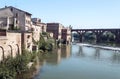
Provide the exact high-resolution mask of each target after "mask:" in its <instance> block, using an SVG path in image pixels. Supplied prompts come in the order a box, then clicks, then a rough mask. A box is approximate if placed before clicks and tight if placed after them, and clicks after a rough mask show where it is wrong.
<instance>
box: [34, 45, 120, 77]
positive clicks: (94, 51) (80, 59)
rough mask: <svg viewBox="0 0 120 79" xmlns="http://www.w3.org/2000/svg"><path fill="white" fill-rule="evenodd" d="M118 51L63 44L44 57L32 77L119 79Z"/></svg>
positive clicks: (119, 63)
mask: <svg viewBox="0 0 120 79" xmlns="http://www.w3.org/2000/svg"><path fill="white" fill-rule="evenodd" d="M119 73H120V52H116V51H111V50H103V49H100V48H92V47H83V46H77V45H72V46H63V47H61V48H58V49H55V50H54V51H53V52H51V53H50V56H49V57H48V58H45V60H44V64H43V66H42V67H41V69H40V71H39V73H38V75H37V76H36V77H35V78H34V79H120V75H119Z"/></svg>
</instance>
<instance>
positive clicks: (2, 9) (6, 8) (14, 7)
mask: <svg viewBox="0 0 120 79" xmlns="http://www.w3.org/2000/svg"><path fill="white" fill-rule="evenodd" d="M7 8H14V9H17V10H19V11H22V12H24V13H26V14H28V15H32V14H31V13H29V12H26V11H24V10H21V9H18V8H16V7H13V6H5V7H4V8H0V10H3V9H7Z"/></svg>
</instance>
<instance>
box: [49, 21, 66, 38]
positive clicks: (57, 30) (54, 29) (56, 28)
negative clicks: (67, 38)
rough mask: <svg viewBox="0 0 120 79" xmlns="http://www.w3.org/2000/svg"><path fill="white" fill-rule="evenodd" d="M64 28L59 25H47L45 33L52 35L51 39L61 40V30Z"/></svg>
mask: <svg viewBox="0 0 120 79" xmlns="http://www.w3.org/2000/svg"><path fill="white" fill-rule="evenodd" d="M63 27H64V26H63V25H62V24H60V23H47V32H49V33H53V38H54V39H56V40H58V39H61V33H62V28H63Z"/></svg>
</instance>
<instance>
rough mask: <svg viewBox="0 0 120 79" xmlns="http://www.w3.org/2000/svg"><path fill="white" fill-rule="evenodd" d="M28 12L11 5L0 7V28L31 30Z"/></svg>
mask: <svg viewBox="0 0 120 79" xmlns="http://www.w3.org/2000/svg"><path fill="white" fill-rule="evenodd" d="M31 15H32V14H30V13H28V12H26V11H23V10H20V9H18V8H15V7H12V6H8V7H7V6H5V7H4V8H1V9H0V28H1V29H6V30H16V29H17V30H21V31H31V26H32V24H31Z"/></svg>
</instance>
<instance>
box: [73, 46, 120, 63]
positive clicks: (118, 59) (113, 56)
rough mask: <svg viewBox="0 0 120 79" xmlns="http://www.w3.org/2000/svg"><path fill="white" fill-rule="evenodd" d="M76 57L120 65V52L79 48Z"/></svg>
mask: <svg viewBox="0 0 120 79" xmlns="http://www.w3.org/2000/svg"><path fill="white" fill-rule="evenodd" d="M73 47H74V46H73ZM76 56H79V57H86V58H88V57H89V58H92V59H95V60H102V61H105V62H108V60H109V61H110V62H111V63H114V64H120V52H119V51H112V50H105V49H100V48H93V47H83V46H79V50H78V52H76Z"/></svg>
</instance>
